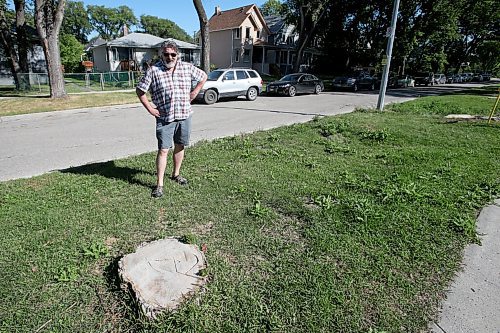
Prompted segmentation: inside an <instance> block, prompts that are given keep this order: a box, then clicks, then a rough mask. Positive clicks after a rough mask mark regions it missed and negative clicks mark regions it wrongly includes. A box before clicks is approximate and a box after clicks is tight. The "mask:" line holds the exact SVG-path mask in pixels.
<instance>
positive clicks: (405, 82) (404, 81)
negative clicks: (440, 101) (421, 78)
mask: <svg viewBox="0 0 500 333" xmlns="http://www.w3.org/2000/svg"><path fill="white" fill-rule="evenodd" d="M397 86H398V87H403V88H406V87H415V80H414V79H413V78H412V77H411V76H409V75H400V76H398V79H397Z"/></svg>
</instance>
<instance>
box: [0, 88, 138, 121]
mask: <svg viewBox="0 0 500 333" xmlns="http://www.w3.org/2000/svg"><path fill="white" fill-rule="evenodd" d="M128 103H139V99H138V98H137V95H136V94H135V91H130V92H112V93H111V92H106V93H94V94H81V95H68V97H66V98H62V99H52V98H50V97H49V96H48V95H47V96H23V97H10V98H2V99H0V117H2V116H13V115H16V114H26V113H37V112H47V111H60V110H68V109H78V108H85V107H94V106H106V105H118V104H128Z"/></svg>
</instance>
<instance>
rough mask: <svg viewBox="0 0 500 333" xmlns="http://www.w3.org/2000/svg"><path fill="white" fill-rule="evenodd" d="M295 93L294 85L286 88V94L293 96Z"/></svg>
mask: <svg viewBox="0 0 500 333" xmlns="http://www.w3.org/2000/svg"><path fill="white" fill-rule="evenodd" d="M295 94H297V89H296V88H295V87H294V86H290V88H288V96H290V97H293V96H295Z"/></svg>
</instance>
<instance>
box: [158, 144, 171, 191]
mask: <svg viewBox="0 0 500 333" xmlns="http://www.w3.org/2000/svg"><path fill="white" fill-rule="evenodd" d="M167 156H168V149H159V150H158V153H157V155H156V186H163V177H164V175H165V169H166V168H167Z"/></svg>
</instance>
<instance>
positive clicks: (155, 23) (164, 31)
mask: <svg viewBox="0 0 500 333" xmlns="http://www.w3.org/2000/svg"><path fill="white" fill-rule="evenodd" d="M140 28H141V30H142V32H145V33H148V34H151V35H155V36H158V37H162V38H175V39H178V40H182V41H185V42H190V43H191V42H192V41H193V38H192V37H191V36H189V34H188V33H186V31H184V30H183V29H182V28H181V27H179V26H178V25H177V24H175V23H174V22H172V21H170V20H168V19H164V18H159V17H156V16H151V15H141V18H140Z"/></svg>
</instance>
